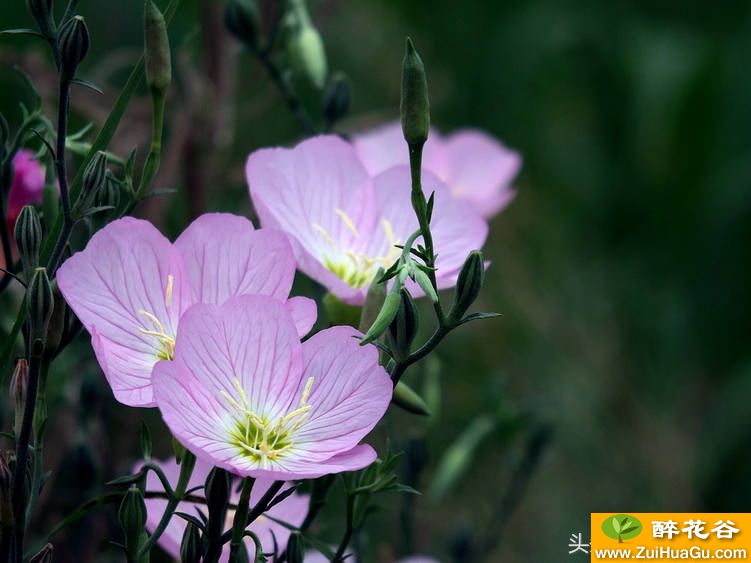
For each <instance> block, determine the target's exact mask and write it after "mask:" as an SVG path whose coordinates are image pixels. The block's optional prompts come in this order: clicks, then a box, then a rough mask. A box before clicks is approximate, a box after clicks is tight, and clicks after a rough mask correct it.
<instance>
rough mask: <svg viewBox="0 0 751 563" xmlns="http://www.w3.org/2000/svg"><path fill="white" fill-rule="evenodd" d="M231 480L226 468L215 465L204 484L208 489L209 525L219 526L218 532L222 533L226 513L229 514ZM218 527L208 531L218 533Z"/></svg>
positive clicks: (206, 489) (210, 533)
mask: <svg viewBox="0 0 751 563" xmlns="http://www.w3.org/2000/svg"><path fill="white" fill-rule="evenodd" d="M230 485H231V480H230V476H229V473H227V472H226V471H225V470H224V469H220V468H218V467H215V468H213V469H212V470H211V472H210V473H209V476H208V477H207V478H206V484H205V486H204V488H205V491H206V506H207V508H208V512H209V526H218V527H219V530H218V533H219V534H221V532H222V530H221V527H222V526H223V525H224V519H225V515H226V514H227V503H228V502H229V496H230ZM216 532H217V530H216V529H210V530H209V531H208V533H209V535H210V536H211V535H212V534H213V533H216Z"/></svg>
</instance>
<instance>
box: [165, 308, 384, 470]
mask: <svg viewBox="0 0 751 563" xmlns="http://www.w3.org/2000/svg"><path fill="white" fill-rule="evenodd" d="M361 336H362V335H361V334H360V333H359V332H357V331H356V330H354V329H353V328H350V327H334V328H330V329H327V330H323V331H321V332H319V333H317V334H315V335H314V336H312V337H311V338H310V339H308V340H306V341H305V342H303V343H301V342H300V336H299V334H298V331H297V329H296V328H295V322H294V319H293V318H292V315H291V314H290V312H289V310H288V308H286V307H284V305H283V304H282V303H280V302H279V301H277V300H275V299H272V298H270V297H265V296H261V295H243V296H240V297H236V298H234V299H231V300H230V301H228V302H227V303H225V304H224V305H220V306H217V305H195V306H193V307H191V308H190V310H188V311H187V312H186V313H185V315H184V316H183V318H182V319H181V320H180V326H179V328H178V330H177V340H176V344H175V355H174V359H173V361H171V362H159V363H158V364H157V365H156V368H155V369H154V383H153V384H154V394H155V397H156V400H157V403H158V405H159V409H160V411H161V413H162V418H163V419H164V421H165V423H166V424H167V426H168V427H169V429H170V430H171V431H172V434H173V435H174V436H175V438H177V439H178V440H179V441H180V443H181V444H183V445H184V446H185V447H186V448H188V449H189V450H190V451H192V452H193V453H194V454H195V455H196V457H197V458H199V459H202V460H204V461H207V462H210V463H211V464H212V465H216V466H218V467H222V468H223V469H226V470H227V471H230V472H231V473H234V474H236V475H242V476H251V477H268V478H273V479H282V480H291V479H308V478H314V477H320V476H321V475H326V474H329V473H339V472H342V471H352V470H356V469H361V468H362V467H365V466H367V465H370V464H371V463H372V462H373V461H374V460H375V456H376V454H375V451H374V450H373V448H371V447H370V446H368V445H365V444H359V442H360V440H362V439H363V438H364V437H365V436H366V435H367V434H368V432H370V430H371V429H372V428H373V427H374V426H375V425H376V423H377V422H378V421H379V420H380V418H381V417H382V416H383V414H384V413H385V412H386V408H387V407H388V405H389V401H390V400H391V391H392V383H391V379H390V378H389V376H388V375H387V374H386V371H385V370H384V369H383V368H382V367H381V366H380V365H378V350H377V348H376V347H375V346H360V344H359V338H360V337H361ZM358 444H359V445H358Z"/></svg>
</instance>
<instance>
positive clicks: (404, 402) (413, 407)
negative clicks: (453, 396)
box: [391, 381, 430, 416]
mask: <svg viewBox="0 0 751 563" xmlns="http://www.w3.org/2000/svg"><path fill="white" fill-rule="evenodd" d="M391 402H392V403H394V404H395V405H396V406H398V407H401V408H403V409H404V410H405V411H407V412H411V413H412V414H419V415H422V416H429V415H430V410H429V409H428V405H427V404H426V403H425V401H424V400H423V398H422V397H420V395H418V394H417V393H416V392H415V391H414V390H413V389H412V388H411V387H409V386H408V385H407V384H406V383H404V382H403V381H400V382H399V383H397V384H396V387H394V394H393V396H392V397H391Z"/></svg>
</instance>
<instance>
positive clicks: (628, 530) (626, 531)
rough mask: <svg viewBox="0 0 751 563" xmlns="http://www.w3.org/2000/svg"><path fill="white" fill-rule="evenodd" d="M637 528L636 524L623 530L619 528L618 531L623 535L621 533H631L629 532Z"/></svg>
mask: <svg viewBox="0 0 751 563" xmlns="http://www.w3.org/2000/svg"><path fill="white" fill-rule="evenodd" d="M638 529H639V526H638V525H637V526H631V527H630V528H626V529H625V530H621V532H620V533H621V535H623V534H629V533H631V532H633V531H635V530H638Z"/></svg>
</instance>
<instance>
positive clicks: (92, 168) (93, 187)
mask: <svg viewBox="0 0 751 563" xmlns="http://www.w3.org/2000/svg"><path fill="white" fill-rule="evenodd" d="M106 178H107V153H105V152H104V151H97V152H96V153H94V156H92V157H91V160H90V161H89V163H88V164H87V165H86V169H85V170H84V171H83V186H82V188H81V194H80V195H79V196H78V201H76V213H77V214H78V215H81V214H83V213H85V212H86V211H87V210H88V209H89V208H90V207H91V204H92V203H93V202H94V198H96V196H97V194H98V193H99V190H100V189H101V188H102V186H103V185H104V182H105V180H106Z"/></svg>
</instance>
